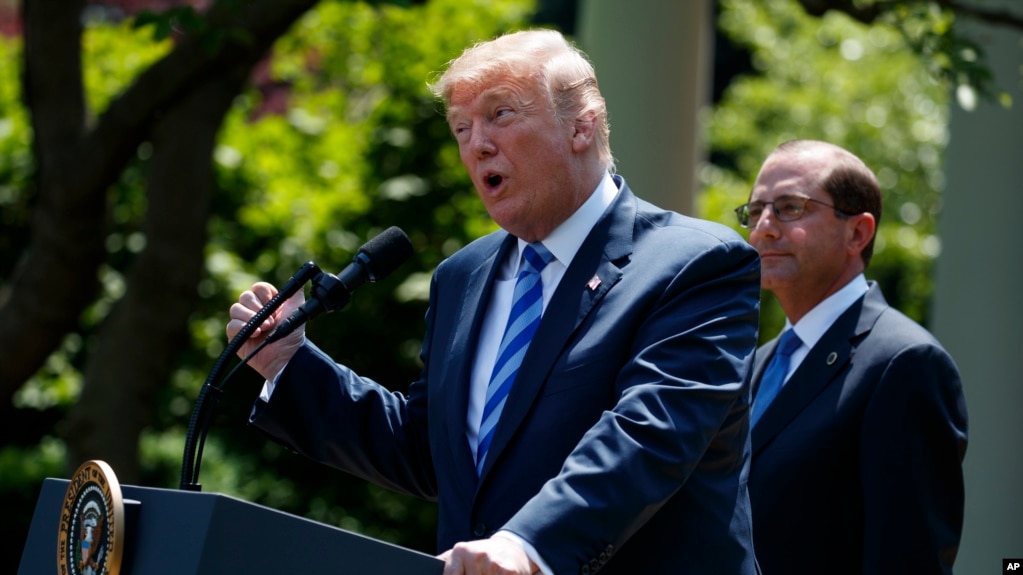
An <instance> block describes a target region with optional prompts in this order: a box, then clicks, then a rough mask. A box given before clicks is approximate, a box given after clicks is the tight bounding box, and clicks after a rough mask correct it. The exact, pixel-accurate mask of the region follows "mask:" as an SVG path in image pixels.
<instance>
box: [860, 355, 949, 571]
mask: <svg viewBox="0 0 1023 575" xmlns="http://www.w3.org/2000/svg"><path fill="white" fill-rule="evenodd" d="M966 425H967V416H966V403H965V399H964V397H963V393H962V385H961V382H960V379H959V373H958V371H957V369H956V366H955V364H954V363H953V361H952V359H951V358H950V357H949V356H948V354H947V353H945V351H944V350H942V349H941V348H940V347H938V346H937V345H934V344H918V345H914V346H910V347H907V348H906V349H903V350H901V351H900V352H899V353H897V354H896V355H895V356H894V357H893V358H892V359H891V361H890V363H889V364H888V365H887V368H886V369H885V371H884V374H883V376H882V379H881V381H880V382H879V383H878V385H877V386H876V387H875V391H874V393H873V395H872V397H871V399H870V403H869V405H868V406H867V411H866V414H865V416H864V419H863V429H862V431H861V449H860V454H861V461H860V462H859V463H860V469H861V476H862V477H861V478H862V485H863V490H864V493H863V500H864V502H865V509H864V515H865V517H864V545H863V546H864V561H863V573H864V575H866V574H872V575H873V574H878V573H893V574H894V573H910V572H912V573H933V574H951V573H952V563H953V561H954V560H955V556H956V552H957V551H958V546H959V537H960V533H961V532H962V526H963V506H964V487H963V473H962V461H963V457H964V455H965V452H966Z"/></svg>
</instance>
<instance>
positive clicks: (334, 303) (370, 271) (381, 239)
mask: <svg viewBox="0 0 1023 575" xmlns="http://www.w3.org/2000/svg"><path fill="white" fill-rule="evenodd" d="M411 255H412V242H411V241H409V239H408V236H407V235H405V232H403V231H402V230H401V228H399V227H397V226H391V227H389V228H387V229H386V230H384V231H383V232H381V233H380V234H379V235H377V236H376V237H375V238H373V239H371V240H369V241H368V242H366V243H365V244H364V245H363V246H362V247H361V248H359V251H358V252H357V253H356V254H355V259H354V260H353V261H352V263H350V264H348V266H347V267H345V269H343V270H341V272H340V273H339V274H337V275H336V276H335V275H333V274H329V273H326V272H320V274H319V275H317V276H316V277H315V278H313V286H312V288H311V289H310V292H309V300H308V301H306V302H305V304H303V305H302V307H300V308H298V309H297V310H295V312H294V313H292V314H291V316H290V317H288V319H286V320H284V322H283V323H282V324H281V325H279V326H277V329H275V330H273V331H272V332H270V335H268V336H267V338H266V343H267V344H270V343H273V342H275V341H277V340H279V339H281V338H283V337H284V336H286V335H288V334H289V333H291V332H293V331H295V330H296V329H297V328H298V326H300V325H302V324H304V323H305V322H307V321H309V320H311V319H313V318H314V317H316V316H318V315H320V314H322V313H325V312H326V313H330V312H332V311H335V310H338V309H341V308H343V307H344V306H346V305H348V302H349V301H350V300H351V297H352V292H354V291H355V290H356V289H358V287H359V286H361V285H362V284H364V283H366V282H375V281H378V280H381V279H383V278H385V277H387V276H388V275H390V274H391V272H393V271H394V270H396V269H398V266H400V265H401V264H402V263H404V262H405V260H407V259H408V258H409V257H410V256H411Z"/></svg>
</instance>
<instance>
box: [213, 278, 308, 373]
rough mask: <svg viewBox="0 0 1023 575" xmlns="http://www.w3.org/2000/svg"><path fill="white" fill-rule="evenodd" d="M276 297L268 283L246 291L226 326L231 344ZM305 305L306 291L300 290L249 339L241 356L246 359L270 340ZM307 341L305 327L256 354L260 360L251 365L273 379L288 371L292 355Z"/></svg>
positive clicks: (233, 309) (275, 292) (256, 285)
mask: <svg viewBox="0 0 1023 575" xmlns="http://www.w3.org/2000/svg"><path fill="white" fill-rule="evenodd" d="M276 295H277V288H275V287H274V286H272V285H270V284H268V283H266V282H257V283H256V284H254V285H253V286H252V289H250V290H247V291H245V292H243V293H242V294H241V295H240V296H239V297H238V301H237V302H236V303H234V304H233V305H232V306H231V310H230V312H229V315H230V318H231V319H230V321H229V322H228V324H227V327H226V331H227V339H228V340H229V341H230V340H231V339H232V338H233V337H234V336H235V335H236V334H237V333H238V332H239V331H241V329H242V328H243V327H245V324H246V323H248V322H249V320H250V319H252V317H253V316H255V315H256V313H258V312H259V310H260V309H261V308H262V307H263V306H264V305H266V303H267V302H268V301H270V300H271V299H272V298H273V297H274V296H276ZM304 302H305V296H304V294H303V293H302V290H299V291H298V292H297V293H296V294H295V295H293V296H291V298H290V299H288V300H287V301H285V302H284V303H283V304H282V305H281V307H279V308H277V311H275V312H274V313H273V315H271V316H270V317H268V318H266V321H264V322H263V325H261V326H259V327H258V328H256V330H255V331H253V332H252V335H251V336H249V339H248V340H247V341H246V342H245V343H244V344H242V345H241V347H240V348H239V349H238V356H239V357H241V358H245V357H246V356H247V355H248V354H249V353H250V352H252V350H254V349H255V348H256V346H258V345H259V344H260V343H261V342H262V341H263V340H264V339H266V336H268V335H270V332H272V331H273V330H274V328H276V327H277V326H278V325H279V324H280V323H281V322H283V321H284V320H285V319H287V318H288V316H290V315H291V314H292V313H293V312H294V311H295V310H297V309H298V308H300V307H302V304H303V303H304ZM304 340H305V327H304V326H300V327H299V328H298V329H296V330H295V331H294V332H293V333H291V334H289V335H287V336H286V337H283V338H281V340H280V341H278V342H275V343H273V344H270V345H268V346H267V347H266V349H263V350H262V351H260V352H259V353H258V354H256V357H254V358H252V360H251V361H250V362H249V366H250V367H252V368H253V369H255V370H256V371H258V372H259V373H260V374H261V375H262V376H263V378H264V379H267V380H271V379H273V378H274V377H275V376H276V375H277V374H278V373H279V372H280V371H281V370H282V369H284V366H285V365H287V364H288V361H289V360H290V359H291V356H293V355H295V352H296V351H297V350H298V348H299V347H301V346H302V342H303V341H304Z"/></svg>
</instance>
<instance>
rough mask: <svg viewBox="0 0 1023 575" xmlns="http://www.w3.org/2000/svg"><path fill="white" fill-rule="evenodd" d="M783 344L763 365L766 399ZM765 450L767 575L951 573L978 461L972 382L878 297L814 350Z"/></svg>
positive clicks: (764, 424)
mask: <svg viewBox="0 0 1023 575" xmlns="http://www.w3.org/2000/svg"><path fill="white" fill-rule="evenodd" d="M776 345H777V339H775V340H772V341H770V342H768V343H767V344H765V345H764V346H763V348H762V349H761V350H760V351H758V352H757V360H756V366H755V368H754V373H753V380H754V390H756V387H757V386H758V385H759V381H760V377H761V374H762V372H763V370H764V368H765V366H766V363H767V361H768V359H769V358H770V357H771V355H773V352H774V348H775V346H776ZM752 439H753V462H752V467H751V469H750V498H751V500H752V503H753V527H754V530H753V532H754V541H755V544H756V551H757V559H758V560H759V562H760V566H761V568H762V569H763V571H764V573H765V575H803V574H811V573H813V574H817V573H832V574H839V575H841V574H850V575H852V574H856V575H884V574H887V573H890V574H892V575H895V574H898V575H902V574H905V573H917V574H924V573H933V574H938V573H942V574H948V573H951V572H952V563H953V561H954V560H955V556H956V552H957V550H958V546H959V538H960V535H961V532H962V526H963V498H964V494H963V474H962V459H963V456H964V454H965V451H966V400H965V399H964V397H963V391H962V384H961V382H960V379H959V372H958V370H957V368H956V365H955V363H954V362H953V361H952V358H951V357H950V356H949V355H948V353H946V352H945V350H944V349H942V347H941V345H940V344H939V343H938V342H937V341H936V340H935V339H934V337H932V336H931V334H930V333H928V332H927V331H926V330H924V329H923V328H922V327H920V326H919V325H917V324H916V323H915V322H913V321H912V320H910V319H909V318H907V317H906V316H904V315H903V314H901V313H899V312H898V311H897V310H895V309H893V308H891V307H889V306H888V304H887V302H886V301H885V299H884V296H883V295H882V294H881V290H880V289H879V288H878V287H877V285H876V284H873V283H871V286H870V290H869V291H868V292H867V293H866V294H865V296H864V297H863V298H862V299H860V300H859V301H857V302H856V303H855V304H854V305H853V306H852V307H851V308H850V309H848V310H847V311H846V312H845V313H844V314H842V315H841V316H840V317H839V318H838V320H837V321H835V323H834V324H833V325H832V326H831V328H829V329H828V331H827V332H826V333H825V334H824V336H823V337H822V338H821V340H820V341H818V342H817V344H816V345H814V347H813V349H811V350H810V352H809V355H807V356H806V359H804V360H803V362H802V363H801V364H800V365H799V367H798V368H797V369H796V371H795V372H793V374H792V376H791V377H790V378H789V380H788V381H787V382H786V383H785V386H784V387H783V388H782V390H781V392H780V393H779V394H778V395H777V397H776V398H775V399H774V401H772V402H771V405H770V406H768V408H767V409H766V411H765V412H764V414H763V416H762V417H761V419H760V420H759V421H758V422H757V424H756V426H754V428H753V432H752Z"/></svg>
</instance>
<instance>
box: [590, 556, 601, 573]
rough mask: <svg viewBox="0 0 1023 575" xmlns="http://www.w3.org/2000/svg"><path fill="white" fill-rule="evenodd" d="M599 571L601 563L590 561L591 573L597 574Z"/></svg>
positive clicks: (594, 560)
mask: <svg viewBox="0 0 1023 575" xmlns="http://www.w3.org/2000/svg"><path fill="white" fill-rule="evenodd" d="M597 569H600V561H597V560H596V559H590V571H592V572H594V573H596V572H597Z"/></svg>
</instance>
